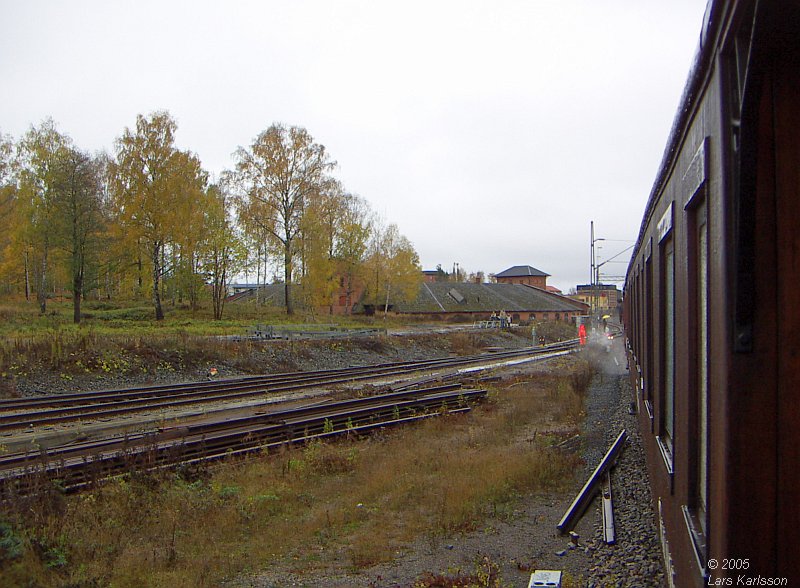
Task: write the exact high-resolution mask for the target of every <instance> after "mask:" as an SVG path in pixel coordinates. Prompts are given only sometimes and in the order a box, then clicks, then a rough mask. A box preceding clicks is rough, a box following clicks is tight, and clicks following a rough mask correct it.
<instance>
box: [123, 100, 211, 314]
mask: <svg viewBox="0 0 800 588" xmlns="http://www.w3.org/2000/svg"><path fill="white" fill-rule="evenodd" d="M176 130H177V125H176V123H175V121H174V120H173V119H172V118H171V117H170V115H169V113H167V112H164V111H160V112H155V113H153V114H151V115H150V117H149V118H148V117H145V116H142V115H139V116H137V118H136V127H135V129H133V130H131V129H129V128H126V129H125V132H124V133H123V134H122V136H121V137H119V138H118V139H117V141H116V160H115V161H113V162H112V163H111V164H110V176H111V178H112V186H113V190H114V197H115V200H116V211H117V214H118V219H119V222H120V224H121V225H122V226H123V227H125V229H126V230H125V235H126V237H127V238H128V240H129V241H130V242H131V244H132V246H134V244H136V243H142V244H143V245H144V247H145V248H146V250H147V255H148V257H149V264H150V275H151V278H152V299H153V306H154V309H155V317H156V320H163V318H164V311H163V308H162V304H161V280H162V278H163V276H164V272H165V271H166V269H167V268H165V267H164V254H165V247H166V246H167V244H168V243H172V242H174V240H175V237H176V234H177V232H178V230H179V227H180V223H181V218H180V212H181V211H182V210H185V207H186V199H187V198H192V197H193V196H194V195H196V194H197V191H198V190H201V189H202V187H203V186H204V184H205V182H206V178H207V175H206V174H205V172H203V170H202V167H201V166H200V162H199V160H198V159H197V158H196V157H195V156H194V155H192V154H191V153H188V152H183V151H180V150H178V149H177V148H176V147H175V131H176Z"/></svg>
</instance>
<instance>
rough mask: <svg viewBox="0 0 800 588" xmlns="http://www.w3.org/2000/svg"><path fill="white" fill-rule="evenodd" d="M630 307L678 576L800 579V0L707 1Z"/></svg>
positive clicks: (637, 376) (661, 513) (684, 579)
mask: <svg viewBox="0 0 800 588" xmlns="http://www.w3.org/2000/svg"><path fill="white" fill-rule="evenodd" d="M624 310H625V312H624V316H625V322H626V332H627V337H628V346H629V353H630V368H631V377H632V379H633V381H634V384H635V390H636V392H635V393H636V403H637V405H638V407H639V414H640V424H641V427H642V432H643V438H644V440H645V444H646V447H647V453H648V462H649V473H650V480H651V483H652V488H653V499H654V502H655V504H654V508H655V509H656V512H657V516H658V520H659V527H660V534H661V541H662V545H663V547H664V554H665V561H666V565H667V568H668V577H669V580H670V584H671V585H675V586H704V585H733V586H736V585H756V586H769V585H788V586H800V0H769V1H768V0H760V1H755V0H740V1H737V0H730V1H717V0H711V1H710V2H709V3H708V6H707V9H706V15H705V19H704V24H703V31H702V35H701V40H700V46H699V48H698V51H697V55H696V58H695V63H694V66H693V68H692V71H691V73H690V76H689V80H688V83H687V86H686V89H685V91H684V95H683V98H682V103H681V106H680V109H679V110H678V114H677V116H676V119H675V123H674V125H673V129H672V132H671V135H670V138H669V142H668V145H667V150H666V152H665V155H664V159H663V162H662V166H661V169H660V171H659V174H658V177H657V179H656V182H655V185H654V187H653V191H652V193H651V195H650V199H649V201H648V204H647V208H646V212H645V216H644V219H643V221H642V226H641V231H640V233H639V238H638V243H637V245H636V249H635V253H634V255H633V258H632V260H631V264H630V266H629V268H628V273H627V280H626V285H625V309H624ZM742 582H745V583H742ZM746 582H753V583H751V584H747V583H746ZM784 582H785V583H784Z"/></svg>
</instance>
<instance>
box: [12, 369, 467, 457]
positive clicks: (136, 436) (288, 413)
mask: <svg viewBox="0 0 800 588" xmlns="http://www.w3.org/2000/svg"><path fill="white" fill-rule="evenodd" d="M455 390H461V384H459V383H455V384H448V385H443V386H434V387H429V388H420V389H417V390H409V391H403V392H395V393H389V394H376V395H374V396H366V397H361V398H353V399H347V400H341V401H338V402H330V403H327V404H324V405H320V404H316V405H312V406H301V407H296V408H288V409H283V410H276V411H272V412H268V413H259V414H254V415H249V416H243V417H234V418H227V419H225V418H223V419H220V420H215V421H211V422H203V423H190V424H184V425H175V426H171V427H158V428H157V429H154V430H152V431H143V432H138V433H133V434H125V435H118V436H115V437H109V438H105V439H99V440H92V441H81V442H78V443H75V442H72V443H67V444H64V445H58V446H54V447H50V448H47V449H40V450H37V451H24V452H16V453H9V454H6V455H0V470H5V469H8V468H10V467H15V466H18V465H21V464H24V463H26V462H35V461H39V460H41V459H42V457H43V456H46V457H47V458H48V459H50V460H52V459H60V458H62V457H69V456H72V455H84V454H87V453H93V452H97V451H105V450H109V449H119V448H125V447H129V446H130V445H131V444H141V443H147V442H151V441H152V440H155V439H161V440H163V439H173V438H181V437H186V436H187V435H196V434H208V433H210V432H213V431H218V430H232V429H237V428H243V427H247V426H253V425H260V424H265V423H267V424H274V423H280V422H285V421H286V420H287V419H296V418H298V417H306V418H310V417H311V416H314V415H319V414H323V415H326V414H328V413H330V412H331V410H332V409H341V408H343V407H344V408H348V407H349V408H354V407H362V406H379V405H381V404H386V403H387V402H392V401H399V400H406V399H412V398H417V397H424V396H430V395H432V394H439V393H442V392H452V391H455Z"/></svg>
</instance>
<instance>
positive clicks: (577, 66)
mask: <svg viewBox="0 0 800 588" xmlns="http://www.w3.org/2000/svg"><path fill="white" fill-rule="evenodd" d="M705 4H706V2H705V0H527V1H512V0H495V1H492V2H489V1H486V2H477V1H465V0H459V1H455V0H454V1H438V0H427V1H424V2H422V1H415V0H412V1H404V2H384V1H381V0H372V1H342V0H313V1H312V0H309V1H303V0H295V1H291V2H290V1H288V0H287V1H285V2H275V1H262V2H259V1H252V2H245V1H237V0H234V1H225V2H223V1H221V0H220V1H217V2H211V1H202V0H192V1H186V2H176V1H170V0H157V1H150V0H146V1H141V0H139V1H136V2H132V1H131V2H123V1H110V0H98V1H86V0H72V1H70V2H57V1H55V0H52V1H42V0H26V1H24V2H23V1H19V0H0V83H1V84H2V91H1V92H0V131H2V132H3V133H6V134H11V135H12V136H13V137H14V138H15V139H16V138H19V136H20V135H22V134H23V133H24V132H25V131H26V130H27V129H28V127H29V126H30V125H31V124H39V123H40V122H41V121H42V119H44V118H45V117H47V116H52V117H53V119H54V120H55V121H56V122H57V123H58V126H59V129H60V130H61V131H62V132H65V133H67V134H69V135H70V136H71V137H72V138H73V139H74V140H75V142H76V143H77V144H78V146H79V147H81V148H83V149H87V150H90V151H96V150H100V149H106V150H108V151H111V150H112V148H113V142H114V139H115V138H116V137H118V136H119V135H120V134H121V133H122V131H123V129H124V128H125V127H126V126H133V125H134V123H135V119H136V115H137V114H149V113H150V112H152V111H154V110H160V109H166V110H168V111H169V112H170V114H171V115H172V116H173V117H174V118H175V119H176V121H177V123H178V135H177V142H178V145H179V146H180V147H181V148H184V149H190V150H192V151H194V152H195V153H197V154H198V156H199V157H200V159H201V160H202V162H203V164H204V166H205V168H206V169H208V170H209V171H211V172H212V173H215V174H218V173H219V172H220V171H222V170H223V169H225V168H230V167H232V165H233V164H232V160H231V153H232V152H233V151H234V150H235V149H236V148H237V146H239V145H243V146H244V145H249V144H250V142H251V141H252V139H253V138H254V137H255V136H256V135H257V134H258V133H259V132H260V131H262V130H264V129H266V128H267V127H268V126H269V125H270V124H272V123H273V122H283V123H285V124H288V125H299V126H304V127H306V128H307V129H308V130H309V132H310V133H311V134H312V135H313V137H314V138H315V140H316V141H317V142H319V143H322V144H323V145H325V146H326V147H327V149H328V150H329V152H330V154H331V155H332V157H333V158H334V159H335V160H337V161H338V163H339V167H338V169H337V171H336V175H337V176H338V177H339V178H340V179H341V180H342V182H343V183H344V185H345V187H346V188H347V189H348V190H349V191H351V192H354V193H357V194H359V195H361V196H363V197H364V198H366V199H367V200H368V201H369V202H370V203H371V205H372V207H373V209H374V210H375V211H376V212H378V213H379V214H381V215H383V216H384V218H385V219H386V220H387V221H388V222H394V223H396V224H397V225H398V226H399V228H400V231H401V232H402V233H403V234H405V235H406V236H408V237H409V238H410V239H411V240H412V242H413V243H414V245H415V246H416V248H417V251H418V252H419V255H420V259H421V261H422V264H423V266H424V267H425V268H426V269H433V268H435V266H436V264H442V266H443V267H444V268H452V267H453V263H454V262H458V263H459V264H460V266H461V267H462V268H464V269H466V270H467V271H477V270H483V271H485V272H486V273H487V274H488V273H497V272H500V271H502V270H504V269H506V268H507V267H509V266H511V265H522V264H529V265H532V266H534V267H537V268H539V269H541V270H543V271H545V272H547V273H549V274H551V276H552V277H551V278H550V280H549V283H553V284H554V285H556V286H559V287H561V288H562V289H564V290H565V291H566V290H567V289H568V288H570V287H574V286H575V285H576V284H577V283H585V282H586V281H587V280H588V278H589V222H590V220H594V221H595V230H596V236H597V237H603V238H606V239H618V240H619V241H610V240H609V241H606V242H603V243H600V244H599V245H603V248H602V249H601V250H600V251H599V252H598V259H599V260H600V261H602V260H604V259H607V258H609V257H611V256H613V255H615V254H616V253H618V252H619V251H621V250H622V249H624V248H625V247H626V246H627V245H628V244H627V243H626V242H625V240H631V241H632V240H633V239H635V238H636V235H637V232H638V228H639V222H640V218H641V214H642V212H643V209H644V205H645V201H646V199H647V197H648V195H649V192H650V188H651V186H652V183H653V181H654V179H655V174H656V171H657V168H658V165H659V163H660V161H661V157H662V154H663V151H664V147H665V145H666V141H667V135H668V133H669V129H670V126H671V124H672V119H673V117H674V115H675V112H676V109H677V106H678V100H679V98H680V95H681V92H682V91H683V86H684V83H685V81H686V78H687V75H688V72H689V68H690V65H691V61H692V57H693V55H694V52H695V50H696V48H697V44H698V39H699V33H700V28H701V24H702V19H703V13H704V10H705ZM622 257H624V256H621V257H620V258H618V259H621V258H622ZM624 267H625V266H624V265H622V264H619V265H616V264H613V263H609V264H607V265H605V266H604V267H603V270H604V271H605V270H607V273H609V274H623V273H624Z"/></svg>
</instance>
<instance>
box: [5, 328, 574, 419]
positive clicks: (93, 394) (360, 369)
mask: <svg viewBox="0 0 800 588" xmlns="http://www.w3.org/2000/svg"><path fill="white" fill-rule="evenodd" d="M574 346H575V345H574V341H573V340H570V341H564V342H559V343H554V344H551V345H548V346H545V347H536V348H523V349H511V350H507V351H501V352H495V353H482V354H477V355H469V356H463V357H456V358H452V357H448V358H438V359H428V360H421V361H402V362H387V363H379V364H374V365H369V366H351V367H348V368H337V369H330V370H317V371H311V372H284V373H279V374H262V375H256V376H244V377H238V378H229V379H225V380H218V381H197V382H185V383H183V384H168V385H157V386H139V387H133V388H120V389H111V390H94V391H84V392H70V393H65V394H49V395H44V396H37V397H32V398H12V399H2V400H0V412H3V411H13V410H20V409H25V408H38V407H46V406H57V405H70V404H74V403H91V402H92V401H95V402H100V403H103V402H106V401H108V400H110V399H113V400H116V399H120V400H121V399H126V398H133V399H139V398H147V397H157V396H162V395H172V394H179V393H180V392H181V391H209V392H214V391H224V390H227V389H229V388H230V386H231V385H236V384H241V385H248V384H254V385H257V384H283V383H294V382H302V381H317V380H324V379H326V378H329V377H336V376H337V375H347V374H352V375H358V374H360V373H378V372H380V371H383V370H388V371H390V370H394V369H397V368H403V367H407V368H409V369H412V368H418V369H420V370H422V369H427V368H428V367H430V366H432V367H438V366H440V365H445V366H449V365H451V364H452V365H456V364H458V363H474V362H478V361H483V360H484V359H486V358H490V357H506V356H509V357H513V356H516V355H527V354H531V353H534V354H538V353H546V352H548V351H553V350H557V349H567V348H572V347H574Z"/></svg>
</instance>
